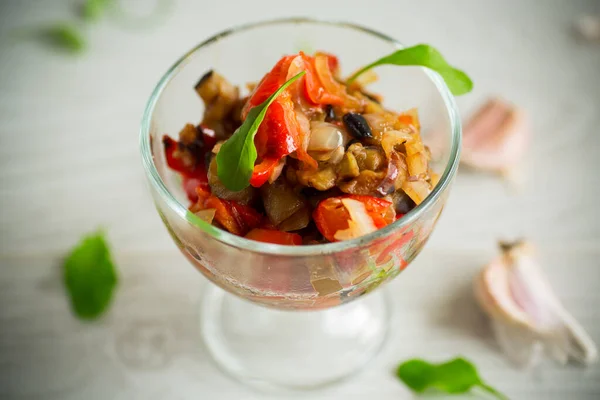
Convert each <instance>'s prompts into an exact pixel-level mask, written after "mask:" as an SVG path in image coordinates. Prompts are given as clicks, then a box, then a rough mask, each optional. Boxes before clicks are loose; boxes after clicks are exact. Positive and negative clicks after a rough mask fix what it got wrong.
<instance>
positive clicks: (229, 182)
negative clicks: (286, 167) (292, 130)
mask: <svg viewBox="0 0 600 400" xmlns="http://www.w3.org/2000/svg"><path fill="white" fill-rule="evenodd" d="M304 74H305V71H302V72H300V73H299V74H298V75H296V76H294V77H292V78H290V79H289V80H288V81H287V82H285V83H284V84H283V85H281V87H280V88H279V89H277V90H276V91H275V93H273V94H272V95H271V96H270V97H269V98H268V99H267V100H265V101H264V102H262V103H261V104H259V105H257V106H256V107H253V108H251V109H250V111H249V112H248V115H247V116H246V119H245V120H244V122H243V123H242V125H241V126H240V127H239V128H237V129H236V130H235V132H234V133H233V135H232V136H231V137H230V138H229V139H228V140H227V141H226V142H225V143H223V145H222V146H221V148H220V149H219V152H218V153H217V176H218V177H219V180H220V181H221V182H222V183H223V185H225V187H226V188H227V189H229V190H233V191H236V192H239V191H240V190H242V189H244V188H246V187H248V185H249V182H250V177H251V176H252V171H253V170H254V162H255V161H256V157H257V153H256V146H255V145H254V136H255V135H256V132H257V131H258V128H259V126H260V124H261V122H262V121H263V119H264V118H265V114H266V113H267V109H268V108H269V106H270V105H271V103H272V102H273V101H274V100H275V99H276V98H277V96H279V95H280V94H281V92H283V91H284V90H285V89H286V88H287V87H288V86H290V85H291V84H292V83H293V82H294V81H295V80H296V79H298V78H300V77H301V76H302V75H304Z"/></svg>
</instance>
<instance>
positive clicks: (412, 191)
mask: <svg viewBox="0 0 600 400" xmlns="http://www.w3.org/2000/svg"><path fill="white" fill-rule="evenodd" d="M402 190H404V192H405V193H406V194H407V195H408V197H410V198H411V200H412V201H414V202H415V204H417V205H418V204H421V202H422V201H423V200H425V198H426V197H427V196H429V193H430V192H431V188H430V186H429V184H428V183H427V182H425V181H424V180H421V179H418V180H416V181H412V180H410V179H407V180H406V181H404V183H403V184H402Z"/></svg>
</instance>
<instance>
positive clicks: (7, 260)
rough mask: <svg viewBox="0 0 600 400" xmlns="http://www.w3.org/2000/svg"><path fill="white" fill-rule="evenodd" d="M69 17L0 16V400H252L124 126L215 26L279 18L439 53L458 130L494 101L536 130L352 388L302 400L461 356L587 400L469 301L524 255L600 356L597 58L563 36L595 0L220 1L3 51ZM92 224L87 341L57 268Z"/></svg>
mask: <svg viewBox="0 0 600 400" xmlns="http://www.w3.org/2000/svg"><path fill="white" fill-rule="evenodd" d="M59 3H60V4H59ZM70 3H72V2H68V1H64V2H54V1H53V2H51V1H49V0H25V1H23V0H10V1H8V0H7V1H2V3H1V5H0V202H1V207H0V241H1V242H0V265H1V269H0V302H1V309H0V398H2V399H19V400H25V399H28V400H29V399H32V400H33V399H67V400H74V399H87V400H96V399H98V400H100V399H115V400H116V399H119V400H120V399H123V400H125V399H127V400H137V399H140V400H141V399H143V400H154V399H175V400H179V399H224V400H229V399H230V400H234V399H236V400H237V399H248V400H249V399H261V398H264V396H263V395H261V394H258V393H254V392H251V391H249V390H248V389H246V388H245V387H243V386H241V385H239V384H237V383H236V382H234V381H232V380H230V379H229V378H228V377H225V376H224V375H222V374H221V373H220V372H219V371H218V370H217V369H216V368H215V366H214V365H213V364H212V363H211V361H210V360H209V359H208V356H207V354H206V351H205V350H204V349H203V347H202V344H201V342H200V341H199V339H198V332H197V331H198V330H197V308H198V299H199V296H200V293H201V291H202V289H203V288H204V287H205V283H204V279H203V278H202V277H201V276H200V275H199V274H198V273H196V272H195V271H194V270H193V269H192V268H190V266H189V265H188V264H187V261H186V260H185V259H184V258H183V257H182V256H181V255H180V254H179V253H178V252H177V250H176V248H175V246H174V244H173V243H172V242H171V240H170V238H169V237H168V235H167V232H166V230H165V229H164V228H163V227H162V226H161V222H160V219H159V218H158V216H157V214H156V212H155V211H154V209H153V206H152V203H151V201H150V197H149V196H148V192H147V190H146V187H145V182H144V178H143V173H142V168H141V163H140V157H139V155H138V145H137V141H138V124H139V121H140V117H141V113H142V109H143V107H144V104H145V102H146V100H147V97H148V96H149V94H150V91H151V89H152V88H153V86H154V84H155V83H156V81H157V80H158V78H159V77H160V76H161V75H162V73H163V72H164V71H165V70H166V68H167V67H168V66H169V65H170V64H171V63H172V62H173V61H174V60H175V59H176V58H177V57H179V55H181V54H182V53H183V52H184V51H186V50H187V49H189V48H191V47H192V46H193V45H194V44H196V43H197V42H199V41H200V40H202V39H203V38H205V37H207V36H208V35H211V34H213V33H216V32H217V31H219V30H221V29H223V28H225V27H228V26H231V25H235V24H239V23H242V22H246V21H247V20H259V19H265V18H273V17H277V16H289V15H311V16H318V17H320V18H329V19H337V20H349V21H354V22H358V23H361V24H364V25H367V26H370V27H373V28H375V29H378V30H381V31H383V32H385V33H388V34H390V35H392V36H394V37H397V38H398V39H400V40H402V41H404V42H406V43H417V42H428V43H432V44H435V45H436V46H437V47H439V48H440V49H441V51H442V52H443V53H444V54H447V55H448V58H450V59H451V60H452V61H453V62H454V63H456V64H458V65H460V66H461V67H463V68H464V69H465V70H467V71H468V72H469V73H470V74H471V76H472V77H473V79H474V81H475V82H476V90H475V92H474V93H472V94H471V95H469V96H466V97H464V98H460V99H459V104H460V106H461V109H462V110H463V112H464V114H465V115H468V113H469V112H470V111H471V110H472V108H473V107H474V106H475V105H476V104H478V103H479V102H480V101H482V100H484V99H485V98H486V97H487V96H489V95H493V94H499V95H502V96H505V97H506V98H508V99H509V100H512V101H513V102H515V103H517V104H519V105H521V106H522V107H523V108H524V109H525V110H526V111H527V112H528V113H529V114H530V116H531V120H532V125H533V127H534V131H535V138H534V145H533V149H532V151H531V157H530V159H529V160H528V162H527V165H526V166H525V169H524V170H525V172H526V174H527V177H528V179H527V182H526V185H525V186H524V188H523V190H522V191H520V192H514V191H511V190H509V189H507V187H506V186H505V185H504V184H503V183H502V182H501V181H499V180H498V179H495V178H493V177H489V176H482V175H473V174H468V173H465V172H461V173H460V174H459V177H458V179H457V182H456V184H455V186H454V189H453V193H452V196H451V198H450V200H449V202H448V205H447V208H446V211H445V214H444V215H443V217H442V219H441V220H440V222H439V225H438V228H437V230H436V231H435V233H434V234H433V236H432V238H431V240H430V242H429V244H428V245H427V247H426V249H425V250H424V251H423V253H422V255H420V256H419V257H418V258H417V260H416V262H415V263H414V265H412V266H411V267H410V268H409V269H408V270H407V271H406V273H404V274H403V275H402V277H401V278H400V279H397V280H396V281H395V282H393V283H391V284H390V285H389V286H388V290H389V291H390V292H391V293H392V295H393V299H394V305H395V312H394V317H393V318H394V319H393V332H392V335H391V340H390V341H389V342H388V343H387V345H386V347H385V349H384V351H383V352H382V353H381V354H380V355H379V356H378V358H377V359H376V360H375V361H374V362H373V363H372V364H371V365H369V366H368V368H367V369H366V370H365V371H364V373H362V374H361V375H359V376H357V377H356V378H353V379H352V380H351V381H349V382H347V383H344V384H342V385H339V386H337V387H335V388H332V389H331V390H328V391H325V392H316V393H311V395H310V396H306V398H314V399H347V400H354V399H356V400H358V399H364V398H372V399H383V400H385V399H390V400H391V399H403V398H406V399H408V398H411V395H410V393H409V392H408V391H407V390H406V389H405V388H404V386H403V385H401V384H400V383H398V382H397V380H396V379H395V378H394V377H393V374H392V372H391V371H392V370H393V369H394V367H395V366H396V365H397V363H398V362H399V361H401V360H403V359H406V358H409V357H413V356H420V357H424V358H430V359H432V360H442V359H445V358H449V357H451V356H454V355H458V354H461V355H464V356H466V357H468V358H470V359H472V360H473V361H475V363H476V364H477V365H478V367H479V368H480V369H481V372H482V374H483V376H484V377H485V378H487V380H488V381H489V382H491V383H492V384H494V385H495V386H497V387H498V388H500V389H502V390H503V391H505V392H506V393H507V394H509V395H510V396H511V398H514V399H567V398H568V399H598V398H600V367H599V366H598V365H596V366H594V367H592V368H589V369H587V370H584V369H581V368H578V367H576V366H571V365H569V366H567V367H559V366H555V365H549V366H545V367H544V368H542V369H540V370H538V371H536V372H533V373H527V372H522V371H518V370H515V369H513V368H512V367H511V366H510V365H509V364H508V363H507V362H506V361H505V359H504V358H503V357H502V355H501V354H500V353H499V351H498V349H497V347H496V346H495V344H494V340H493V338H492V336H491V331H490V329H489V327H488V325H487V321H486V318H485V317H484V316H483V315H482V314H481V313H480V312H479V310H478V309H477V307H476V305H475V303H474V301H473V298H472V295H471V286H470V284H471V279H472V277H473V276H474V274H475V273H476V271H477V270H478V269H479V268H480V266H481V265H483V264H484V263H485V262H486V261H487V260H489V259H490V258H491V257H492V256H493V255H494V254H495V251H496V250H495V241H496V239H498V238H514V237H518V236H525V237H528V238H530V239H532V240H534V241H535V242H536V243H537V244H538V246H539V248H540V250H541V253H542V259H543V262H544V267H545V268H546V270H547V273H548V275H549V277H550V280H551V281H552V283H553V284H554V286H555V288H556V291H557V292H558V294H559V295H560V297H561V298H562V299H563V301H564V303H565V304H566V305H567V307H568V308H569V309H570V310H571V311H572V312H573V313H574V314H575V316H576V317H577V318H579V319H580V321H581V322H582V324H583V325H584V326H585V327H586V328H587V329H588V331H589V333H590V334H591V336H592V337H593V338H594V339H595V340H596V342H600V309H599V307H598V304H599V303H600V265H599V263H598V257H599V256H600V212H599V211H598V208H599V207H600V206H599V204H598V196H599V195H600V191H599V183H598V171H599V170H600V151H599V150H600V131H599V126H600V47H598V46H593V45H589V44H584V43H581V42H579V41H577V40H576V39H575V38H574V35H573V34H572V29H571V26H572V23H573V21H574V19H575V18H576V17H578V16H579V15H581V14H584V13H590V12H596V13H598V12H600V3H598V1H597V0H588V1H585V0H578V1H575V0H572V1H569V2H567V1H559V0H552V1H544V2H542V1H535V0H527V1H521V0H511V1H508V0H504V1H476V0H472V1H467V0H461V1H453V2H443V1H432V0H429V1H419V2H417V1H398V0H388V1H384V0H370V1H368V2H356V3H357V4H356V5H351V2H350V1H329V2H325V1H322V0H304V1H302V2H293V3H292V2H290V3H289V4H288V2H285V5H284V2H278V1H274V0H272V1H258V0H254V1H245V2H236V4H235V10H236V12H235V15H234V14H233V13H232V9H233V8H234V7H233V6H232V4H231V3H230V2H226V1H214V2H202V3H206V4H201V2H197V1H193V0H188V1H184V0H178V1H177V2H176V3H175V4H174V7H173V9H172V12H171V14H169V16H168V18H166V19H165V22H164V23H163V24H161V25H159V26H156V27H153V28H151V29H145V30H135V29H129V30H128V29H123V28H122V27H119V26H117V25H115V24H113V23H111V22H110V20H105V21H102V22H100V23H98V24H96V25H94V26H93V27H92V28H91V29H90V30H89V35H88V36H89V49H88V51H87V53H86V54H85V55H83V56H82V57H70V56H64V55H60V54H56V53H54V52H52V51H49V50H47V49H46V48H43V47H40V46H37V45H35V44H31V43H15V42H14V41H11V40H9V38H8V34H9V33H10V32H11V31H12V30H13V29H15V28H19V27H22V26H32V25H38V24H40V23H42V22H45V21H52V20H56V19H59V20H60V19H64V18H66V17H67V16H68V13H69V9H68V7H69V6H70ZM134 3H136V2H134ZM137 3H140V4H141V3H144V2H143V1H138V2H137ZM137 3H136V4H137ZM99 225H101V226H104V227H106V229H107V230H108V232H109V237H110V240H111V242H112V244H113V247H114V252H115V257H116V260H117V262H118V265H119V272H120V278H121V281H120V287H119V289H118V291H117V293H116V300H115V304H114V306H113V307H112V309H111V311H110V313H109V314H107V316H106V317H105V318H103V319H102V320H100V321H98V322H95V323H87V324H86V323H81V322H79V321H78V320H76V319H74V318H73V317H72V316H71V314H70V311H69V308H68V304H67V301H66V297H65V295H64V290H63V288H62V285H61V280H60V269H59V265H60V259H61V256H62V255H64V253H65V252H66V251H67V250H68V249H69V248H70V247H71V246H72V245H73V244H74V243H75V242H77V240H78V239H79V237H80V236H81V235H82V234H83V233H85V232H89V231H92V230H94V229H96V227H97V226H99ZM277 398H280V399H281V398H283V397H282V396H278V397H277Z"/></svg>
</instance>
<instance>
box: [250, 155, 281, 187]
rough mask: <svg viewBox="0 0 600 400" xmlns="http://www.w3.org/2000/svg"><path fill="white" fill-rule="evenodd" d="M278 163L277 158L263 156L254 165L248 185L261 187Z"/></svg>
mask: <svg viewBox="0 0 600 400" xmlns="http://www.w3.org/2000/svg"><path fill="white" fill-rule="evenodd" d="M277 164H279V160H278V159H277V158H264V159H263V160H262V161H261V162H260V163H259V164H256V165H255V166H254V172H253V173H252V177H250V185H252V186H254V187H261V186H262V185H264V184H265V183H266V182H267V181H268V180H269V177H270V176H271V173H272V172H273V169H275V167H276V166H277Z"/></svg>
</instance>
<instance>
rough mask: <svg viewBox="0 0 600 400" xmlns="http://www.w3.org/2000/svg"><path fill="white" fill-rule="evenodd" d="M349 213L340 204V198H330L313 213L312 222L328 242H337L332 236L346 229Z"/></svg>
mask: <svg viewBox="0 0 600 400" xmlns="http://www.w3.org/2000/svg"><path fill="white" fill-rule="evenodd" d="M349 218H350V213H349V212H348V210H346V207H344V205H343V204H342V198H341V197H330V198H328V199H325V200H323V201H321V202H320V203H319V204H318V205H317V208H316V209H315V211H314V212H313V220H314V221H315V224H316V225H317V229H318V230H319V232H321V234H322V235H323V236H324V237H325V239H327V240H329V241H330V242H335V241H337V240H336V239H335V238H334V235H335V233H336V232H337V231H339V230H342V229H348V227H349V224H348V219H349Z"/></svg>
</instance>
